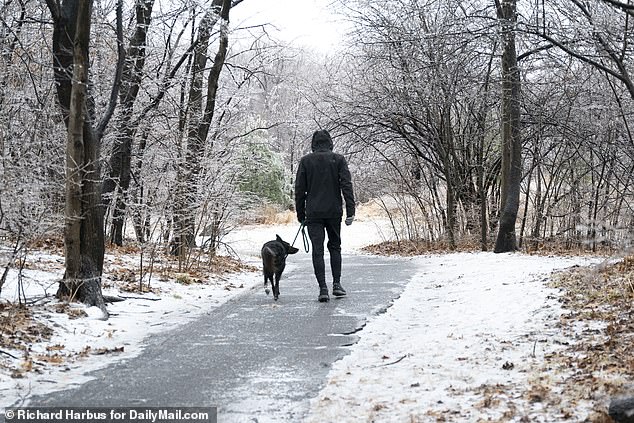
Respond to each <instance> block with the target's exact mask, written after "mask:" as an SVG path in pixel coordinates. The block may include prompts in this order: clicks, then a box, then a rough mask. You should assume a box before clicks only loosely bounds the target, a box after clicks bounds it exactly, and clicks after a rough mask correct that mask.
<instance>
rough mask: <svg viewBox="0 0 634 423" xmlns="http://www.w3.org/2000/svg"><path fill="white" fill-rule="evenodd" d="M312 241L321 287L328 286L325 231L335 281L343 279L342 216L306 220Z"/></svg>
mask: <svg viewBox="0 0 634 423" xmlns="http://www.w3.org/2000/svg"><path fill="white" fill-rule="evenodd" d="M306 227H308V235H309V236H310V242H311V243H312V244H313V269H314V270H315V277H316V278H317V282H318V283H319V286H320V287H325V286H326V265H325V264H324V240H325V234H324V230H325V232H327V233H328V251H329V252H330V269H331V271H332V279H333V282H337V283H338V282H339V281H340V280H341V218H340V217H337V218H334V219H310V220H307V221H306Z"/></svg>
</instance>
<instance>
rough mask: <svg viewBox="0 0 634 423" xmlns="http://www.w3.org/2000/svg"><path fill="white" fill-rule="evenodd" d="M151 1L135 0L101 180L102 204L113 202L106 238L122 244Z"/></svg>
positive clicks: (152, 1) (151, 6) (150, 15)
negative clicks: (106, 163)
mask: <svg viewBox="0 0 634 423" xmlns="http://www.w3.org/2000/svg"><path fill="white" fill-rule="evenodd" d="M154 1H155V0H136V29H135V31H134V35H133V37H132V39H131V41H130V47H129V48H128V52H127V54H126V60H125V62H124V66H123V74H122V79H121V89H120V91H119V100H120V104H121V112H120V113H119V117H118V119H117V125H116V126H117V128H116V134H117V135H116V139H115V142H114V148H113V151H112V155H111V157H110V174H109V177H108V178H106V180H105V181H104V184H103V194H102V197H103V201H104V204H105V205H109V204H112V203H113V202H114V204H115V207H114V209H113V212H112V229H111V232H110V242H112V243H113V244H116V245H123V223H124V221H125V214H126V206H127V199H128V189H129V188H130V179H131V177H130V176H131V174H130V172H131V170H130V167H131V165H130V163H131V160H132V141H133V139H134V134H135V133H136V131H137V128H136V122H135V121H134V120H133V119H132V113H133V110H134V103H135V101H136V98H137V95H138V93H139V88H140V84H141V77H142V74H143V68H144V66H145V48H146V44H147V30H148V27H149V25H150V22H151V18H152V8H153V6H154ZM115 190H116V193H115ZM104 211H105V208H104Z"/></svg>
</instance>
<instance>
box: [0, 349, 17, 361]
mask: <svg viewBox="0 0 634 423" xmlns="http://www.w3.org/2000/svg"><path fill="white" fill-rule="evenodd" d="M0 354H4V355H8V356H9V357H11V358H14V359H16V360H19V359H20V358H19V357H16V356H14V355H13V354H11V353H8V352H6V351H2V350H0Z"/></svg>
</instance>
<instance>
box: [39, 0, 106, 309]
mask: <svg viewBox="0 0 634 423" xmlns="http://www.w3.org/2000/svg"><path fill="white" fill-rule="evenodd" d="M48 5H49V9H50V10H51V12H52V14H53V19H54V22H55V28H54V32H53V59H54V72H55V80H56V83H57V94H58V100H59V104H60V107H61V111H62V115H63V118H64V122H65V124H66V126H67V130H68V137H67V143H66V157H67V160H66V176H67V178H66V218H65V230H64V245H65V249H66V251H65V257H66V272H65V275H64V280H63V281H62V282H61V283H60V286H59V289H58V291H57V296H58V297H69V298H71V299H77V300H79V301H82V302H84V303H86V304H89V305H94V306H97V307H99V308H101V309H102V311H103V312H104V317H106V316H107V311H106V308H105V304H104V301H103V296H102V293H101V274H102V271H103V256H104V242H103V241H104V236H103V213H102V211H101V209H100V206H101V195H100V183H99V165H98V157H99V140H98V138H97V136H96V134H95V132H94V130H93V128H92V126H91V122H92V121H93V120H94V119H93V115H92V114H91V108H90V107H89V106H90V101H89V98H88V94H87V89H86V88H87V86H88V69H89V60H88V49H89V41H90V21H91V13H92V1H83V0H67V1H65V2H63V4H62V5H61V6H60V7H59V8H58V7H57V6H58V4H57V3H56V2H53V1H49V2H48ZM71 74H72V78H71Z"/></svg>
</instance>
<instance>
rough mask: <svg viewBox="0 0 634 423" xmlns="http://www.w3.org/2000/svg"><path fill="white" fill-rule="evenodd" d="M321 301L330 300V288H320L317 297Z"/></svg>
mask: <svg viewBox="0 0 634 423" xmlns="http://www.w3.org/2000/svg"><path fill="white" fill-rule="evenodd" d="M317 299H318V300H319V302H320V303H327V302H328V301H330V297H329V296H328V288H321V289H320V290H319V297H317Z"/></svg>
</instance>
